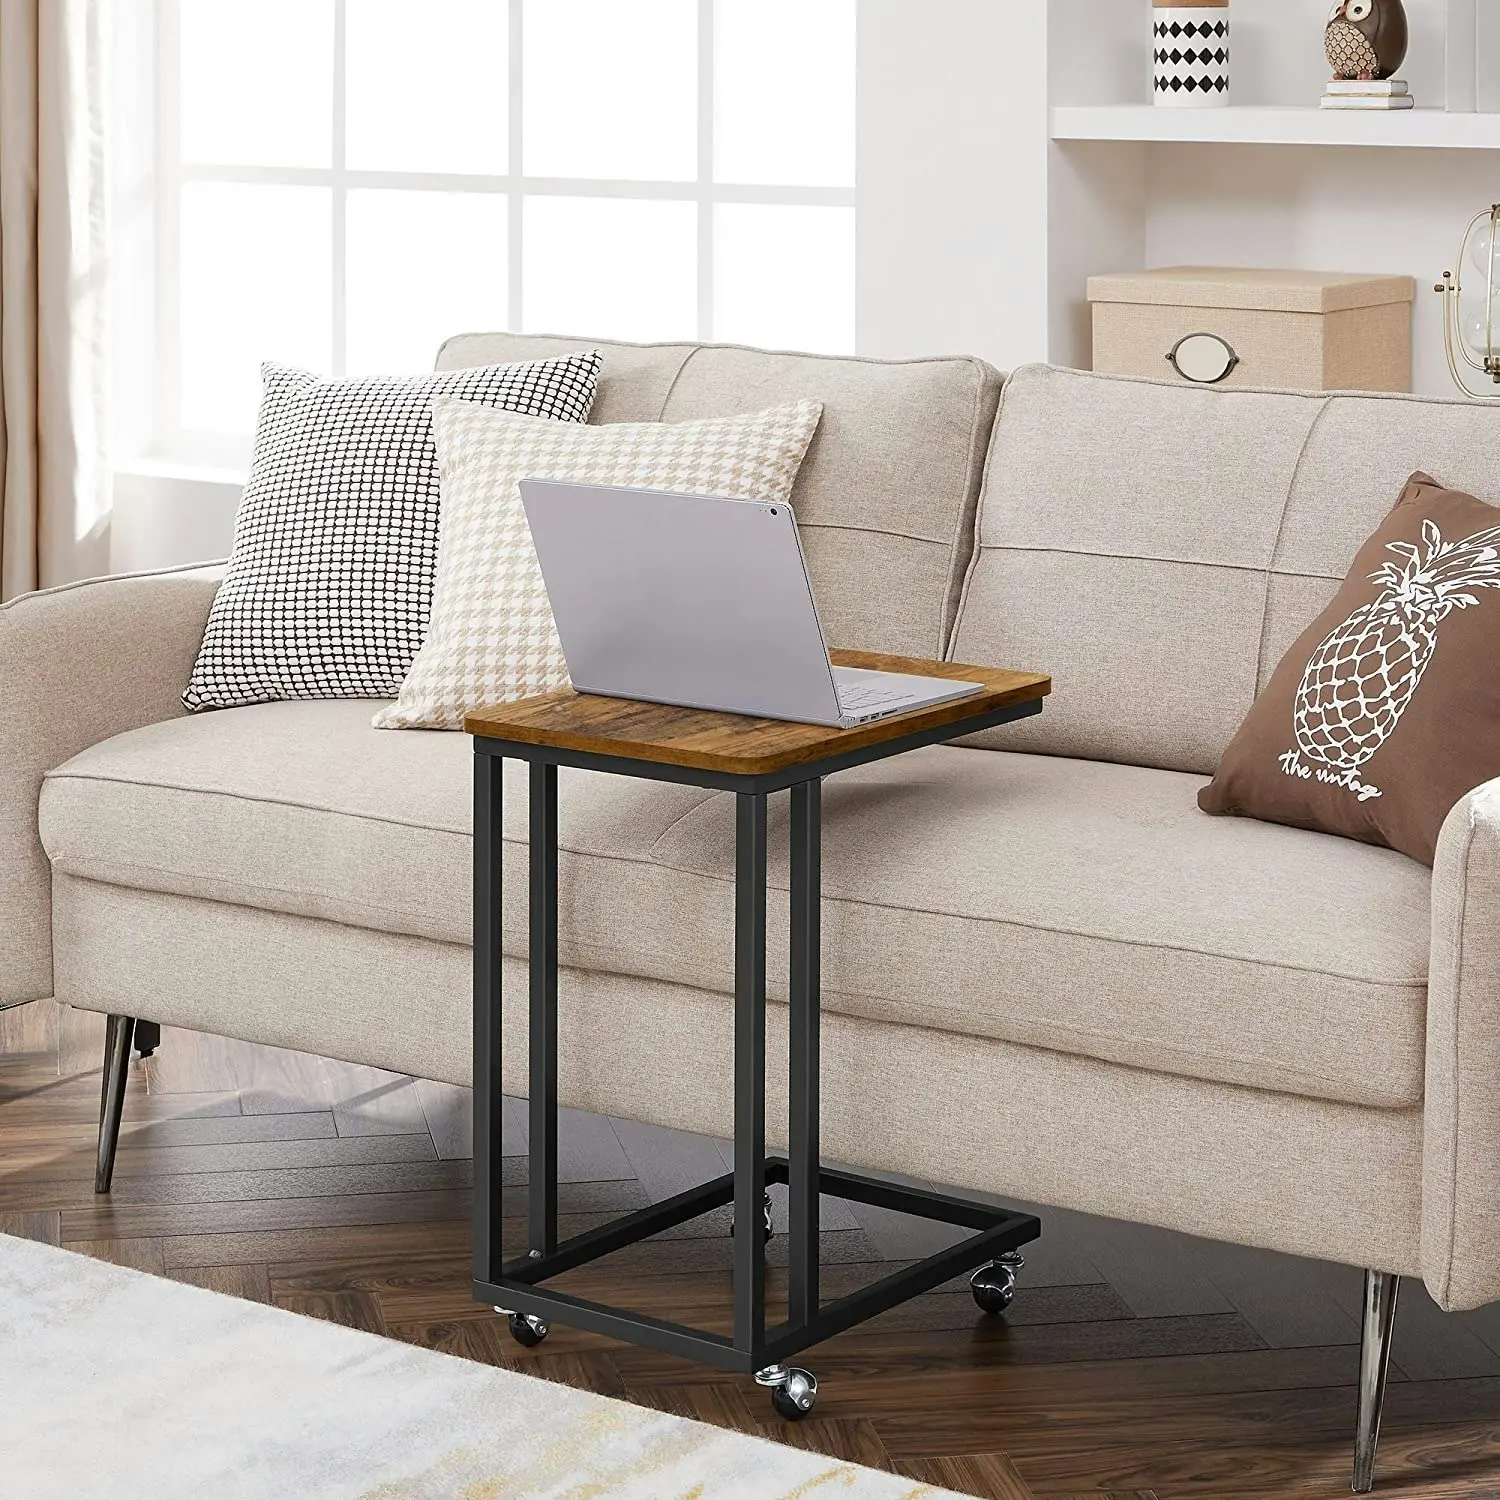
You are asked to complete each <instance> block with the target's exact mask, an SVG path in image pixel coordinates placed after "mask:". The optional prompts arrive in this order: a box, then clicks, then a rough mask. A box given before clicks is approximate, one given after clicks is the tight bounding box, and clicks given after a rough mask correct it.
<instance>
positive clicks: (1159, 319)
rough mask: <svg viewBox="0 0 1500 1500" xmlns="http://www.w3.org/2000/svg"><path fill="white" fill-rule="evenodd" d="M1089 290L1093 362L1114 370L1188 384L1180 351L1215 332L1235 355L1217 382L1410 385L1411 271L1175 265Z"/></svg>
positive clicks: (1109, 279)
mask: <svg viewBox="0 0 1500 1500" xmlns="http://www.w3.org/2000/svg"><path fill="white" fill-rule="evenodd" d="M1088 291H1089V301H1090V302H1091V303H1092V304H1093V313H1094V368H1095V369H1096V370H1101V371H1104V372H1106V373H1109V374H1113V375H1152V376H1156V377H1158V378H1169V379H1170V378H1173V377H1176V378H1180V379H1186V378H1187V377H1186V376H1184V375H1182V374H1181V372H1180V371H1179V369H1178V367H1177V364H1176V363H1175V362H1174V360H1173V351H1174V349H1177V347H1178V345H1179V343H1180V341H1181V340H1183V339H1185V338H1188V337H1190V336H1191V335H1193V334H1199V333H1206V334H1213V335H1216V336H1217V337H1218V338H1219V339H1221V340H1223V342H1224V343H1225V344H1227V345H1228V346H1229V349H1230V350H1232V351H1233V355H1234V360H1233V363H1232V367H1231V368H1230V369H1229V371H1228V373H1227V374H1225V375H1223V376H1222V377H1221V378H1220V379H1219V380H1218V381H1216V382H1215V383H1217V384H1223V385H1260V386H1285V387H1290V388H1292V389H1300V390H1315V391H1335V390H1363V391H1409V390H1410V389H1411V303H1412V297H1413V295H1414V294H1415V291H1416V284H1415V282H1414V281H1413V280H1412V278H1411V277H1410V276H1351V275H1342V274H1339V273H1336V272H1327V271H1241V270H1233V269H1226V268H1223V267H1217V266H1167V267H1164V268H1162V269H1160V270H1154V271H1132V272H1124V273H1121V274H1118V275H1113V276H1091V277H1090V278H1089V284H1088ZM1189 347H1190V348H1192V347H1194V346H1189ZM1196 347H1199V348H1201V347H1202V346H1196ZM1182 362H1183V364H1184V365H1185V366H1189V362H1188V361H1187V360H1186V359H1185V358H1184V359H1183V361H1182ZM1189 367H1190V366H1189Z"/></svg>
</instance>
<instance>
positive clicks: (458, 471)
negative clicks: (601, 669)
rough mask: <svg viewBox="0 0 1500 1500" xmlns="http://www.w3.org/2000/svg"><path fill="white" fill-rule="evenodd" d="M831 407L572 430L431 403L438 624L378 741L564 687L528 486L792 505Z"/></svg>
mask: <svg viewBox="0 0 1500 1500" xmlns="http://www.w3.org/2000/svg"><path fill="white" fill-rule="evenodd" d="M822 413H823V407H822V403H821V402H818V401H799V402H797V403H796V404H795V405H793V406H778V407H774V408H772V409H771V410H770V411H762V412H754V413H752V414H750V415H748V416H737V417H710V418H706V419H704V420H701V421H696V422H612V423H608V424H605V425H603V426H598V427H567V426H563V425H561V424H559V423H553V422H539V421H537V420H535V419H534V418H531V417H517V416H511V415H509V414H507V413H505V412H496V411H486V410H485V409H484V408H483V407H479V406H475V405H474V404H473V403H472V402H468V401H447V400H444V401H434V402H433V404H432V429H433V437H434V440H435V441H436V443H437V451H438V465H439V468H440V469H441V471H442V482H443V536H442V545H441V547H440V549H439V552H438V570H437V585H436V588H435V590H434V593H433V604H432V626H431V629H429V631H428V632H427V639H426V640H425V641H424V642H423V643H422V649H421V650H420V651H419V652H418V653H417V659H416V660H415V661H414V662H413V663H412V667H411V671H410V672H409V673H408V674H407V677H406V681H405V682H403V683H402V684H401V693H400V696H399V697H398V699H397V701H396V702H395V703H394V704H392V705H390V706H389V707H388V708H382V709H381V710H380V712H379V713H377V714H376V715H375V720H374V722H375V726H376V728H378V729H413V728H427V729H460V728H462V727H463V721H464V714H465V713H466V712H467V711H468V710H469V709H471V708H478V707H482V706H483V705H485V704H491V703H508V702H510V701H511V700H513V699H516V698H526V697H530V696H531V695H532V694H533V693H545V692H549V691H551V690H552V689H553V688H558V687H565V686H566V685H567V682H568V670H567V666H566V664H565V662H564V661H563V654H562V645H561V643H560V642H559V641H558V638H557V627H556V626H555V625H554V624H553V623H552V611H551V609H550V608H548V605H547V591H546V588H545V586H544V585H543V583H542V571H541V568H540V566H539V565H538V563H537V560H536V550H535V549H534V548H533V546H532V544H531V531H530V529H529V528H528V526H527V524H526V512H525V509H524V508H523V506H522V504H521V495H520V491H519V490H518V489H517V488H516V485H517V482H518V481H519V480H522V479H573V480H579V481H581V482H583V483H587V484H619V485H637V486H640V487H642V488H645V489H660V490H685V491H687V492H688V493H689V494H700V495H724V496H727V497H728V498H730V499H732V500H780V501H785V500H787V499H788V498H789V497H790V495H791V491H792V484H793V482H794V481H795V480H796V478H797V469H798V467H799V466H800V464H801V463H802V455H803V454H804V453H805V452H806V451H807V445H808V443H809V442H810V441H811V440H812V435H813V431H814V429H816V427H817V425H818V419H819V417H821V416H822Z"/></svg>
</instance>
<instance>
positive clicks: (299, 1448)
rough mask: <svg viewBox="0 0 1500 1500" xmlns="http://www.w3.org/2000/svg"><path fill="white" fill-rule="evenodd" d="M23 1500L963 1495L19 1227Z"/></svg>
mask: <svg viewBox="0 0 1500 1500" xmlns="http://www.w3.org/2000/svg"><path fill="white" fill-rule="evenodd" d="M0 1492H3V1494H4V1495H5V1496H6V1497H7V1500H10V1497H14V1500H54V1497H55V1500H64V1497H66V1500H78V1497H80V1496H86V1497H94V1496H100V1497H104V1496H108V1497H110V1500H136V1497H140V1500H147V1497H149V1500H179V1497H180V1500H241V1497H244V1500H250V1497H253V1500H344V1497H349V1500H354V1497H363V1500H419V1497H420V1500H429V1497H439V1496H441V1497H449V1496H451V1497H453V1500H510V1497H512V1496H517V1497H522V1496H524V1497H527V1500H531V1497H536V1500H542V1497H546V1500H564V1497H569V1500H586V1497H587V1500H593V1497H603V1496H622V1497H630V1500H679V1497H680V1500H717V1497H720V1496H724V1497H730V1496H733V1497H743V1500H778V1497H781V1500H792V1497H798V1500H801V1497H809V1500H823V1497H828V1500H832V1497H834V1496H838V1497H840V1500H909V1497H916V1496H922V1497H924V1500H939V1497H948V1500H956V1497H952V1496H951V1492H948V1491H942V1490H936V1489H933V1488H932V1487H931V1486H928V1485H919V1484H914V1483H913V1482H912V1481H911V1480H907V1479H901V1478H898V1477H896V1476H894V1475H891V1474H881V1473H877V1472H876V1471H875V1470H872V1469H865V1468H861V1467H859V1466H858V1465H855V1464H847V1463H838V1462H835V1461H833V1460H831V1459H826V1458H821V1457H819V1456H818V1455H817V1454H813V1453H808V1452H805V1451H803V1450H800V1449H793V1448H787V1447H784V1446H782V1445H781V1444H779V1443H773V1442H767V1441H762V1440H760V1439H757V1438H750V1437H744V1436H741V1435H740V1434H738V1433H732V1432H726V1431H723V1430H721V1429H719V1428H716V1427H708V1426H705V1425H703V1424H701V1423H698V1422H689V1421H685V1420H683V1419H682V1418H680V1417H673V1416H667V1415H665V1414H663V1413H660V1412H653V1411H647V1410H644V1409H642V1408H640V1407H636V1406H630V1405H628V1404H626V1403H625V1402H622V1401H611V1400H608V1399H607V1398H605V1397H603V1396H595V1395H592V1394H590V1393H588V1392H585V1391H576V1390H572V1389H570V1388H568V1387H567V1386H562V1385H556V1384H553V1383H551V1382H549V1381H545V1380H538V1379H534V1378H533V1377H531V1376H527V1375H518V1374H516V1373H514V1372H513V1371H509V1370H497V1369H491V1368H490V1367H488V1366H486V1365H479V1364H473V1363H470V1362H469V1361H468V1360H462V1359H453V1358H450V1357H449V1356H447V1355H443V1354H435V1353H433V1352H432V1351H430V1350H426V1349H418V1348H414V1347H412V1346H410V1345H407V1344H401V1343H397V1342H396V1341H394V1340H392V1339H383V1338H377V1337H376V1336H374V1335H373V1334H367V1333H359V1332H357V1331H355V1330H353V1329H349V1328H340V1327H337V1326H335V1325H333V1324H329V1323H321V1322H319V1321H317V1320H316V1319H313V1318H304V1317H299V1316H298V1315H296V1314H295V1313H288V1312H282V1311H280V1310H279V1309H277V1308H271V1307H263V1306H260V1305H259V1304H256V1303H252V1302H243V1301H240V1300H238V1299H237V1298H233V1297H224V1296H220V1295H218V1294H217V1293H214V1292H206V1291H202V1290H200V1289H198V1288H197V1287H189V1286H180V1285H178V1284H177V1283H175V1282H170V1281H164V1280H162V1279H160V1278H158V1277H154V1276H144V1275H141V1274H140V1273H138V1272H135V1271H127V1270H122V1269H121V1268H120V1267H118V1266H112V1265H106V1264H104V1263H102V1262H99V1261H94V1260H90V1259H88V1258H87V1257H86V1256H82V1255H74V1254H71V1253H69V1252H68V1251H65V1250H55V1249H52V1248H51V1247H50V1246H46V1245H38V1244H33V1243H32V1242H30V1241H29V1240H19V1239H14V1238H12V1237H10V1236H6V1235H0Z"/></svg>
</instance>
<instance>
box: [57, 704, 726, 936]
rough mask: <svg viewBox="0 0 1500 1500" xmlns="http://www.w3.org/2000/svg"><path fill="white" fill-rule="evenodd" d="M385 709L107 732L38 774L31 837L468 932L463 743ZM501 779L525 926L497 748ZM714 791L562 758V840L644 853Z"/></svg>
mask: <svg viewBox="0 0 1500 1500" xmlns="http://www.w3.org/2000/svg"><path fill="white" fill-rule="evenodd" d="M381 706H383V705H382V704H379V703H376V702H372V701H369V700H363V699H351V700H347V701H344V702H333V701H329V702H300V703H266V704H257V705H255V706H252V707H247V708H236V709H226V710H223V711H220V712H217V713H210V714H203V715H197V716H195V717H193V718H190V719H172V720H169V721H167V722H166V723H162V724H150V725H147V726H146V727H145V728H143V729H137V730H132V731H131V732H130V733H128V734H122V735H117V736H116V737H115V738H114V739H111V740H105V741H104V742H103V743H101V744H98V745H94V746H91V747H90V748H89V749H87V750H85V751H84V752H83V753H82V754H80V755H76V756H74V757H73V759H72V760H70V761H67V762H66V763H64V764H63V765H62V766H59V767H58V768H57V769H56V770H55V771H53V772H52V773H51V774H50V775H49V776H48V777H47V779H46V781H45V782H44V783H43V787H42V799H41V809H40V824H41V835H42V844H43V847H44V848H45V849H46V851H47V854H48V857H49V858H50V859H51V861H52V864H53V866H54V868H56V869H59V870H62V871H64V872H65V873H67V874H70V875H81V876H84V877H86V878H89V879H93V880H102V881H106V882H108V883H110V884H113V885H126V886H135V887H139V888H142V889H146V890H160V891H170V892H174V893H176V894H178V895H188V896H204V897H207V898H209V899H210V900H215V901H227V902H231V903H234V904H236V905H241V906H257V907H261V908H263V909H265V910H268V911H283V912H291V913H294V914H297V915H300V916H308V917H321V918H325V919H327V920H329V921H334V922H343V923H347V924H349V925H351V926H356V927H373V928H377V929H380V930H382V931H388V932H400V933H408V934H411V935H413V936H416V937H427V938H436V939H437V940H439V941H442V942H451V943H467V942H469V940H470V936H471V933H472V931H473V925H472V920H471V912H472V909H473V903H472V892H471V886H470V881H471V878H472V862H471V858H470V849H471V846H470V829H471V828H472V826H473V812H472V806H473V796H474V793H473V785H474V764H473V763H474V753H473V741H472V740H470V738H469V737H468V736H467V735H464V734H450V733H446V732H442V731H434V730H413V731H412V732H410V733H407V734H391V733H390V732H389V731H385V730H378V729H373V728H371V726H370V717H371V715H372V714H373V713H374V712H375V710H376V708H378V707H381ZM506 785H507V788H508V792H509V795H508V796H507V797H506V798H505V824H506V835H507V837H508V838H511V839H514V840H516V841H517V858H516V860H515V861H514V862H513V864H512V865H510V866H509V867H508V873H509V869H510V868H513V869H514V871H515V875H516V879H517V880H518V882H520V884H518V885H517V887H516V889H517V892H518V894H519V899H518V900H517V901H515V902H512V903H508V905H509V906H510V907H511V909H512V913H513V915H514V916H515V919H516V925H515V930H516V931H517V932H518V933H520V934H521V935H522V937H523V939H524V932H525V897H524V890H525V886H524V879H525V849H524V847H523V846H524V842H525V839H526V826H527V805H526V779H525V769H524V767H522V766H520V765H518V764H516V763H514V762H507V764H506ZM709 795H710V794H709V793H707V792H703V791H699V790H697V789H696V788H693V787H684V786H672V785H668V784H665V783H657V782H652V781H626V780H623V779H621V778H618V777H603V776H594V775H590V774H588V773H587V772H569V771H564V772H563V773H562V792H561V796H560V809H561V818H562V834H561V837H562V842H563V843H565V844H566V846H567V847H568V848H570V849H573V850H575V851H578V853H579V854H580V855H581V856H583V857H590V856H600V857H608V858H611V859H614V860H618V861H622V862H625V863H627V864H630V863H632V862H639V861H649V859H650V852H651V848H652V845H653V844H654V842H655V841H656V839H657V838H658V837H659V836H660V835H661V833H662V832H663V831H664V830H665V829H666V828H667V827H668V826H669V825H670V824H671V822H672V821H673V820H674V819H676V818H678V817H681V816H682V815H683V814H684V813H685V812H688V811H690V810H691V809H692V808H693V807H694V806H696V805H697V803H698V802H701V801H703V800H704V799H705V798H706V797H708V796H709Z"/></svg>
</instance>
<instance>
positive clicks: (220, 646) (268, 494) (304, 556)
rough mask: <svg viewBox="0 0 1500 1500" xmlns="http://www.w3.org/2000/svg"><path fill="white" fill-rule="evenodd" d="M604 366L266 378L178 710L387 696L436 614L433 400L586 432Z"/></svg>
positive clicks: (594, 362)
mask: <svg viewBox="0 0 1500 1500" xmlns="http://www.w3.org/2000/svg"><path fill="white" fill-rule="evenodd" d="M600 362H601V356H600V354H599V351H598V350H597V349H590V350H586V351H584V352H581V353H578V354H569V355H564V356H563V357H561V358H559V359H545V360H538V361H535V362H533V363H529V364H515V365H482V366H478V367H475V368H473V369H466V370H448V371H443V372H441V373H438V374H433V375H416V376H412V377H410V378H399V377H388V376H371V377H367V378H361V379H350V380H320V379H319V378H318V377H317V376H315V375H310V374H309V373H308V372H307V371H305V370H295V369H290V368H288V367H287V366H285V365H275V364H267V365H264V366H262V368H261V377H262V381H263V383H264V394H263V395H262V398H261V407H260V419H259V421H258V423H257V424H256V431H255V455H254V457H253V459H252V460H251V464H250V479H249V483H248V484H247V485H246V486H245V494H244V498H243V499H242V500H241V502H240V509H239V514H238V516H237V517H236V519H235V527H234V549H233V551H232V552H231V553H230V557H229V568H228V572H227V574H226V576H225V579H224V582H223V585H222V586H221V587H220V589H219V592H218V595H217V597H216V598H215V599H214V603H213V609H212V610H211V612H210V614H209V619H208V629H207V630H206V631H205V632H204V636H203V645H202V646H201V647H200V648H199V652H198V660H197V662H196V663H195V664H194V667H193V675H192V677H191V679H190V680H189V682H188V686H187V690H186V691H185V692H184V693H183V695H182V701H183V704H184V705H185V706H186V707H187V708H190V709H200V708H232V707H235V706H237V705H241V704H246V703H265V702H269V701H273V700H275V699H280V698H393V697H395V695H396V690H397V688H399V687H400V686H401V679H402V678H403V677H404V676H405V675H406V671H407V668H408V667H410V666H411V663H412V658H413V657H414V656H415V655H416V654H417V648H418V647H419V646H420V645H421V644H422V638H423V636H424V635H425V634H426V633H427V620H428V615H429V613H430V611H431V607H432V581H433V575H434V572H435V570H436V566H437V548H438V468H437V453H436V451H435V450H434V448H433V445H432V411H431V402H432V399H433V397H435V396H457V397H460V398H462V399H463V400H465V401H476V402H479V403H481V404H482V405H485V406H492V407H496V408H498V409H500V410H502V411H513V412H524V413H526V414H527V415H529V416H534V417H553V418H557V419H560V420H562V421H568V422H584V421H587V420H588V414H589V407H590V406H591V405H592V404H593V399H594V389H595V386H596V385H597V384H598V379H599V366H600Z"/></svg>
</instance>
